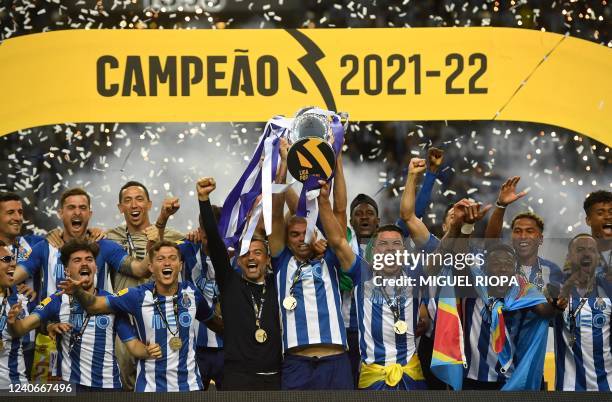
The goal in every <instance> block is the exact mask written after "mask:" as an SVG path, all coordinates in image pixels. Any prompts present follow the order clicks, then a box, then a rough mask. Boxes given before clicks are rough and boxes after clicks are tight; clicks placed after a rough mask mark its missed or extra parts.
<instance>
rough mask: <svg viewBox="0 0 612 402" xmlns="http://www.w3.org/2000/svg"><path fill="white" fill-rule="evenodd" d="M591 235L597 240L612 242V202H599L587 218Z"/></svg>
mask: <svg viewBox="0 0 612 402" xmlns="http://www.w3.org/2000/svg"><path fill="white" fill-rule="evenodd" d="M586 223H587V225H589V226H590V227H591V234H592V235H593V237H594V238H596V239H601V240H612V202H597V203H595V204H593V205H592V206H591V209H590V210H589V213H588V215H587V217H586Z"/></svg>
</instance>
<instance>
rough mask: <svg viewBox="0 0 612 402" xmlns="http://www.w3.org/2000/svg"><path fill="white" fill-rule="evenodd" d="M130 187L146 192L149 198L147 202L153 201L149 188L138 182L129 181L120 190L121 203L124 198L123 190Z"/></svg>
mask: <svg viewBox="0 0 612 402" xmlns="http://www.w3.org/2000/svg"><path fill="white" fill-rule="evenodd" d="M128 187H140V188H142V189H143V190H144V192H145V195H146V196H147V201H151V197H149V190H147V188H146V187H145V185H144V184H142V183H140V182H138V181H134V180H131V181H128V182H127V183H125V184H124V185H123V186H122V187H121V189H120V190H119V203H121V200H122V198H123V196H122V194H123V190H125V189H126V188H128Z"/></svg>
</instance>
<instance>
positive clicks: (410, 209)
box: [400, 158, 429, 247]
mask: <svg viewBox="0 0 612 402" xmlns="http://www.w3.org/2000/svg"><path fill="white" fill-rule="evenodd" d="M425 168H426V164H425V159H419V158H412V159H411V160H410V164H409V165H408V176H407V178H406V185H405V186H404V192H403V193H402V199H401V201H400V218H401V219H402V220H403V221H404V222H405V223H406V226H408V230H409V231H410V237H411V238H412V240H413V241H414V244H416V245H417V247H420V246H422V245H424V244H425V243H426V242H427V240H429V230H428V229H427V226H425V224H424V223H423V222H422V221H421V220H420V219H419V218H417V216H416V214H415V192H416V182H417V179H418V177H419V175H420V174H422V173H423V172H424V171H425Z"/></svg>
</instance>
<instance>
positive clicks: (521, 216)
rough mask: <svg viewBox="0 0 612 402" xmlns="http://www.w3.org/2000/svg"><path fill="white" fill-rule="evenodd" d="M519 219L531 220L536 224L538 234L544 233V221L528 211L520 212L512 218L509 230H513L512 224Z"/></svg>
mask: <svg viewBox="0 0 612 402" xmlns="http://www.w3.org/2000/svg"><path fill="white" fill-rule="evenodd" d="M519 219H531V220H532V221H534V222H535V223H536V225H538V227H539V228H540V232H542V233H544V219H542V217H541V216H540V215H538V214H535V213H533V212H530V211H526V212H521V213H520V214H518V215H516V216H515V217H514V218H512V223H511V224H510V228H511V229H514V224H515V223H516V221H517V220H519Z"/></svg>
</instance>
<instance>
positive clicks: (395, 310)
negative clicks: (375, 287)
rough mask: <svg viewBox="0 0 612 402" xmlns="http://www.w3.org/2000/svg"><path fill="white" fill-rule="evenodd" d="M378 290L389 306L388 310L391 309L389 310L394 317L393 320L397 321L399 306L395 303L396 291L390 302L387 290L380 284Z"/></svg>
mask: <svg viewBox="0 0 612 402" xmlns="http://www.w3.org/2000/svg"><path fill="white" fill-rule="evenodd" d="M380 290H381V292H382V294H383V298H384V299H385V303H387V306H389V310H391V312H392V313H393V317H394V319H395V320H394V321H395V322H398V321H399V320H400V314H399V306H398V305H397V293H396V294H395V295H394V296H393V299H394V303H392V302H391V298H390V297H389V295H388V294H387V290H386V289H385V287H384V286H381V287H380Z"/></svg>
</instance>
